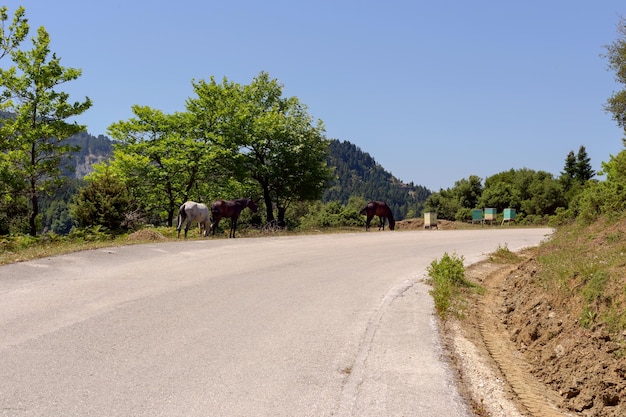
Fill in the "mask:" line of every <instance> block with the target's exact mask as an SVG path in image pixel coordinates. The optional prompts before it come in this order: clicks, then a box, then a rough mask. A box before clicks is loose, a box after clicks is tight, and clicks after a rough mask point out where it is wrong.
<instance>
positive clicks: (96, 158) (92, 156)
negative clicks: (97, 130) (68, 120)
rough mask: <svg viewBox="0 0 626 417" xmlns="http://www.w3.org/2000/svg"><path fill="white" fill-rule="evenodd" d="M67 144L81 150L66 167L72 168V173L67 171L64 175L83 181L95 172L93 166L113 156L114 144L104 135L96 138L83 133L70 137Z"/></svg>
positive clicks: (74, 154) (73, 155) (75, 153)
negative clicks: (86, 176)
mask: <svg viewBox="0 0 626 417" xmlns="http://www.w3.org/2000/svg"><path fill="white" fill-rule="evenodd" d="M67 142H68V143H69V144H70V145H72V146H76V147H78V148H79V150H78V151H76V152H73V153H72V154H71V157H70V158H69V160H68V161H67V162H66V165H68V166H69V167H71V171H65V172H64V174H65V175H66V176H69V177H72V178H76V179H82V178H83V177H84V176H85V175H87V174H89V173H90V172H92V171H93V168H92V166H93V164H97V163H99V162H102V161H104V160H106V159H107V158H110V157H111V156H112V155H113V142H112V141H111V139H109V138H108V137H106V136H104V135H98V136H97V137H96V136H93V135H90V134H89V133H87V132H82V133H79V134H77V135H74V136H71V137H69V138H68V139H67Z"/></svg>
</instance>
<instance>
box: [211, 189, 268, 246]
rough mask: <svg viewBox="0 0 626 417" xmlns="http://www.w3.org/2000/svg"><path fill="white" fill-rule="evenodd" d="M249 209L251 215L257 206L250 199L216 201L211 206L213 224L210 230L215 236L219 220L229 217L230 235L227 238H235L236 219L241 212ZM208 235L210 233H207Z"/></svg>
mask: <svg viewBox="0 0 626 417" xmlns="http://www.w3.org/2000/svg"><path fill="white" fill-rule="evenodd" d="M246 207H247V208H249V209H250V210H252V212H253V213H256V211H257V205H256V203H255V202H254V201H252V199H250V198H239V199H237V200H217V201H215V202H213V204H211V217H213V222H212V223H211V230H212V231H213V235H215V229H217V225H218V224H219V222H220V220H221V219H222V218H224V217H230V233H229V234H228V237H232V238H234V237H235V229H236V228H237V219H238V218H239V215H240V214H241V212H242V210H243V209H245V208H246ZM209 233H210V231H209Z"/></svg>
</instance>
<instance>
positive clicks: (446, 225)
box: [396, 218, 458, 230]
mask: <svg viewBox="0 0 626 417" xmlns="http://www.w3.org/2000/svg"><path fill="white" fill-rule="evenodd" d="M437 227H438V228H439V229H442V230H452V229H456V228H458V224H457V222H451V221H450V220H437ZM423 228H424V219H422V218H418V219H405V220H399V221H397V222H396V229H397V230H416V229H423Z"/></svg>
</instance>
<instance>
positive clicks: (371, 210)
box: [361, 201, 396, 231]
mask: <svg viewBox="0 0 626 417" xmlns="http://www.w3.org/2000/svg"><path fill="white" fill-rule="evenodd" d="M361 214H365V215H367V220H366V221H365V230H366V231H367V230H370V222H371V221H372V218H373V217H374V216H378V218H379V219H380V225H379V226H378V230H380V229H381V228H382V229H383V230H385V219H387V221H388V222H389V229H391V230H393V229H395V228H396V221H395V220H394V219H393V213H392V212H391V209H390V208H389V206H388V205H387V203H384V202H382V201H370V202H369V203H367V206H365V207H364V208H363V210H361Z"/></svg>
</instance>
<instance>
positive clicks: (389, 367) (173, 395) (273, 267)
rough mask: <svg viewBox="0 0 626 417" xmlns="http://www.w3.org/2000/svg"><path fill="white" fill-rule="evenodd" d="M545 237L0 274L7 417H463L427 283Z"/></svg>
mask: <svg viewBox="0 0 626 417" xmlns="http://www.w3.org/2000/svg"><path fill="white" fill-rule="evenodd" d="M549 233H550V230H549V229H520V228H495V227H494V228H487V227H485V228H476V229H471V230H461V231H421V230H420V231H395V232H391V231H385V232H377V231H374V230H373V231H370V232H368V233H365V232H361V233H350V234H329V235H319V236H294V237H268V238H254V239H242V238H239V239H203V240H188V241H183V240H181V241H177V242H168V243H159V244H146V245H134V246H127V247H118V248H110V249H98V250H93V251H85V252H79V253H74V254H70V255H64V256H58V257H53V258H46V259H41V260H34V261H29V262H22V263H17V264H13V265H6V266H1V267H0V415H2V416H63V417H68V416H82V417H84V416H135V417H137V416H151V417H152V416H168V417H172V416H187V417H188V416H246V417H249V416H272V417H275V416H290V417H294V416H315V417H319V416H338V417H347V416H359V417H368V416H372V417H373V416H376V417H380V416H420V417H425V416H426V417H428V416H433V417H435V416H437V417H440V416H447V417H453V416H468V415H470V412H469V409H468V407H467V405H466V404H465V403H464V402H463V399H462V398H461V397H460V395H459V394H458V392H457V389H456V387H455V383H454V378H453V374H452V371H451V369H450V367H449V366H448V364H447V363H446V361H445V355H444V352H443V351H442V347H441V345H440V342H439V338H438V328H437V320H436V317H435V316H434V312H433V303H432V299H431V297H430V296H429V294H428V290H429V288H430V287H429V286H428V285H427V284H425V283H424V282H423V280H424V278H426V276H427V273H426V268H427V266H428V265H430V263H431V262H432V261H433V260H435V259H438V258H440V257H441V256H442V255H443V254H444V253H445V252H448V253H449V254H456V255H457V256H463V257H464V259H465V261H466V263H467V264H470V263H473V262H476V261H478V260H480V259H482V258H484V257H485V256H486V255H487V254H489V253H491V252H493V251H495V250H496V249H497V248H498V246H505V245H506V246H507V247H508V248H509V249H510V250H512V251H515V250H518V249H520V248H523V247H529V246H534V245H537V244H538V243H539V242H540V241H541V240H543V239H545V238H546V237H547V236H548V235H549Z"/></svg>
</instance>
